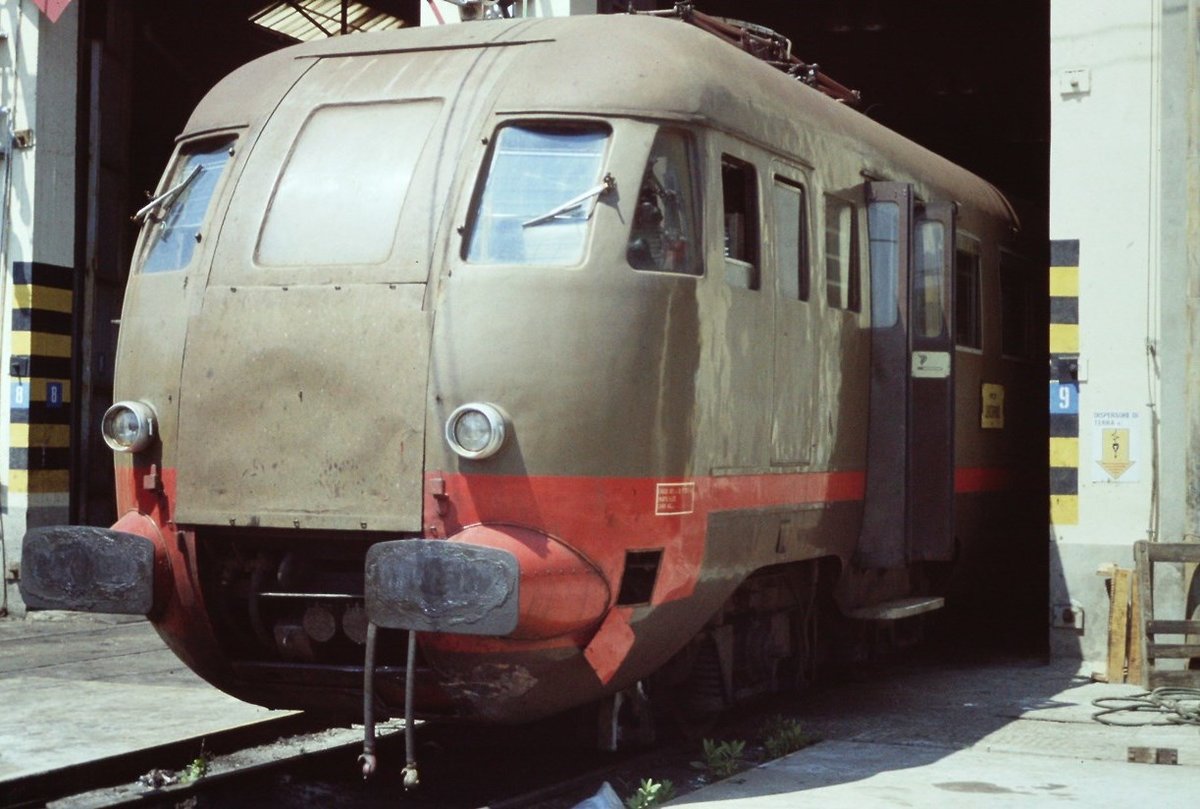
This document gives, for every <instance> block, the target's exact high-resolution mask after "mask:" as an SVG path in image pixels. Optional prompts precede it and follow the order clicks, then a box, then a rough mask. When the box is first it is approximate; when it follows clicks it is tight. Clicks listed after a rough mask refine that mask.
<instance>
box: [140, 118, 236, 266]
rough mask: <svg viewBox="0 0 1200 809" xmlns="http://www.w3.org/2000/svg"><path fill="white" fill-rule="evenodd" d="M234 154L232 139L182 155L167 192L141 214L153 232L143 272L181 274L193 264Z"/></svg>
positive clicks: (207, 144) (194, 149)
mask: <svg viewBox="0 0 1200 809" xmlns="http://www.w3.org/2000/svg"><path fill="white" fill-rule="evenodd" d="M232 154H233V139H232V138H228V139H222V140H220V141H217V142H213V141H207V142H205V143H201V144H197V145H195V146H192V147H187V148H186V151H184V152H182V153H181V154H180V156H179V160H178V161H177V163H176V165H175V170H174V171H173V172H172V173H171V178H170V182H169V183H168V184H167V185H166V189H167V191H166V192H165V193H163V194H161V195H160V196H159V197H157V198H156V199H155V200H151V203H152V204H151V205H147V206H146V208H143V209H142V211H139V212H138V213H139V214H141V215H144V217H145V219H146V222H147V226H148V227H149V228H150V230H149V232H148V233H147V236H146V239H147V247H146V252H145V256H146V259H145V261H143V262H142V272H144V273H154V272H168V271H170V270H181V269H183V268H184V267H186V266H187V265H188V264H189V263H190V262H191V260H192V253H194V252H195V250H196V245H197V244H198V243H199V241H200V237H201V228H202V227H203V225H204V218H205V216H206V215H207V213H208V205H209V202H210V201H211V200H212V197H213V192H214V191H215V190H216V188H217V181H218V180H220V179H221V172H222V171H224V169H225V166H226V164H227V163H229V158H230V156H231V155H232Z"/></svg>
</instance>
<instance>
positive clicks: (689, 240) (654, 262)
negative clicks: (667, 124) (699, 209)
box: [625, 129, 703, 275]
mask: <svg viewBox="0 0 1200 809" xmlns="http://www.w3.org/2000/svg"><path fill="white" fill-rule="evenodd" d="M692 153H693V150H692V141H691V138H690V137H688V135H687V133H685V132H680V131H678V130H671V129H663V130H661V131H660V132H659V133H658V135H657V136H656V137H655V139H654V146H653V147H652V148H651V149H650V159H649V160H647V161H646V171H645V173H644V174H643V175H642V185H641V188H639V189H638V199H637V207H636V208H635V209H634V213H633V227H632V228H631V229H630V231H629V244H628V247H627V248H626V251H625V255H626V258H627V260H628V261H629V265H630V266H631V267H633V268H634V269H637V270H657V271H659V272H675V273H684V274H687V275H700V274H701V272H702V267H703V265H702V264H701V260H700V259H701V255H700V253H701V251H700V249H699V248H700V240H699V239H698V238H697V237H696V233H697V230H698V228H697V223H696V185H695V180H694V176H695V175H694V173H693V169H692V166H693V160H692Z"/></svg>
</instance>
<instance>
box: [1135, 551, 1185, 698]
mask: <svg viewBox="0 0 1200 809" xmlns="http://www.w3.org/2000/svg"><path fill="white" fill-rule="evenodd" d="M1133 558H1134V564H1135V570H1136V573H1137V579H1136V587H1137V590H1138V594H1137V598H1136V600H1134V602H1133V603H1134V604H1135V605H1137V606H1139V607H1140V609H1141V616H1140V619H1139V620H1137V621H1135V622H1134V623H1133V626H1135V627H1137V628H1139V629H1142V631H1140V632H1138V633H1137V634H1138V639H1137V640H1138V645H1139V647H1140V657H1141V660H1142V663H1143V665H1142V677H1141V683H1142V685H1143V686H1145V687H1146V688H1160V687H1163V686H1174V687H1181V688H1200V670H1186V669H1185V670H1183V671H1158V670H1157V666H1156V662H1157V661H1158V660H1187V659H1189V658H1193V657H1197V658H1200V643H1197V642H1195V639H1196V638H1197V637H1200V621H1197V620H1183V621H1180V620H1159V619H1157V618H1155V617H1154V565H1155V564H1157V563H1167V564H1186V563H1193V564H1196V563H1200V542H1147V541H1146V540H1144V539H1143V540H1139V541H1138V542H1135V543H1134V546H1133ZM1141 619H1144V620H1141ZM1158 635H1184V636H1185V640H1184V642H1183V643H1160V642H1158V641H1157V640H1155V638H1156V636H1158ZM1186 636H1191V637H1186ZM1131 681H1133V680H1132V678H1131Z"/></svg>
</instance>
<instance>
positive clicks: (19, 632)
mask: <svg viewBox="0 0 1200 809" xmlns="http://www.w3.org/2000/svg"><path fill="white" fill-rule="evenodd" d="M286 715H287V712H283V711H268V710H266V709H265V708H260V707H258V706H255V705H249V704H247V703H245V702H241V701H240V700H237V699H234V698H233V697H230V696H228V695H226V694H224V693H222V692H221V691H218V690H217V689H216V688H213V687H212V686H211V685H209V684H208V683H206V682H204V681H203V680H201V679H200V678H199V677H197V676H196V675H195V674H193V673H192V672H191V671H190V670H189V669H188V668H187V667H186V666H184V665H183V664H182V663H181V662H179V660H178V659H177V658H176V657H175V655H174V654H172V653H171V652H170V651H169V650H168V649H167V648H166V646H164V645H163V642H162V640H160V639H159V637H158V635H157V633H155V631H154V629H153V628H152V627H151V626H150V624H148V623H147V622H146V621H144V620H141V619H131V618H126V617H120V616H81V615H75V614H67V613H30V615H29V617H28V618H26V619H25V620H8V621H0V805H3V804H4V803H5V801H4V800H3V795H4V793H5V788H4V783H5V782H6V781H11V780H13V779H17V778H23V777H26V776H30V775H36V774H40V773H45V772H48V771H52V770H57V769H59V768H62V767H67V766H71V765H75V764H81V763H84V762H88V761H93V760H95V759H98V758H104V757H107V756H114V755H121V754H123V753H129V752H133V751H136V750H142V749H146V748H150V747H155V746H158V745H163V744H169V743H171V742H176V741H181V740H185V739H190V738H193V737H198V736H203V735H205V734H209V733H214V732H217V731H221V730H227V729H230V728H234V727H240V726H243V725H246V724H249V723H254V722H260V721H263V720H266V719H270V718H273V717H279V716H286ZM197 753H199V751H197ZM162 766H164V767H174V766H179V763H178V762H164V763H163V765H162Z"/></svg>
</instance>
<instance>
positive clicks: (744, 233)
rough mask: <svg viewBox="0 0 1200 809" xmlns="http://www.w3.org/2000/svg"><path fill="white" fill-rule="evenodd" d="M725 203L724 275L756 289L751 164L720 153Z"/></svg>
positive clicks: (755, 194) (733, 282) (754, 182)
mask: <svg viewBox="0 0 1200 809" xmlns="http://www.w3.org/2000/svg"><path fill="white" fill-rule="evenodd" d="M721 191H722V196H723V199H724V206H725V259H726V262H725V278H726V280H727V281H728V282H729V283H730V284H731V285H733V286H737V287H742V288H744V289H758V287H759V274H758V178H757V176H756V175H755V171H754V166H752V165H751V164H749V163H747V162H745V161H744V160H738V159H737V158H736V157H730V156H729V155H723V156H722V157H721Z"/></svg>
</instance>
